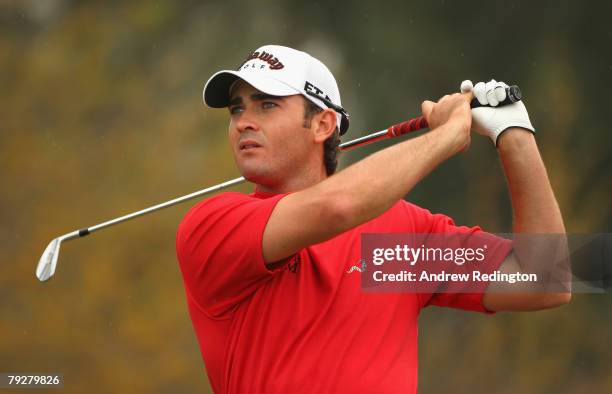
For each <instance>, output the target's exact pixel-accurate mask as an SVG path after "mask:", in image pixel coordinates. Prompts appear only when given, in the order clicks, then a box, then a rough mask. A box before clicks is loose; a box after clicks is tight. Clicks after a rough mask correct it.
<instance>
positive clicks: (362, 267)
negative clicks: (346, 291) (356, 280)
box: [346, 259, 366, 274]
mask: <svg viewBox="0 0 612 394" xmlns="http://www.w3.org/2000/svg"><path fill="white" fill-rule="evenodd" d="M359 263H360V265H353V266H352V267H351V268H349V269H348V270H347V271H346V273H347V274H350V273H352V272H353V271H357V272H365V270H366V262H365V259H361V260H360V261H359Z"/></svg>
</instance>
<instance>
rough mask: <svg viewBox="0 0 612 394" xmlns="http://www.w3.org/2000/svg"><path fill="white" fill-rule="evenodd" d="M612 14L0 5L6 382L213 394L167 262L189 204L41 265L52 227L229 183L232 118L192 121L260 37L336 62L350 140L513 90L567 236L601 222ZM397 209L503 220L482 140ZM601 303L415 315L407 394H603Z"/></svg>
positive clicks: (605, 363) (503, 202) (2, 357)
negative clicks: (412, 385) (462, 101)
mask: <svg viewBox="0 0 612 394" xmlns="http://www.w3.org/2000/svg"><path fill="white" fill-rule="evenodd" d="M610 11H612V10H611V6H610V4H609V3H608V2H603V1H599V2H589V3H588V4H583V3H580V2H563V1H562V2H558V1H556V2H552V1H543V2H536V3H534V2H528V1H510V2H503V3H499V2H485V1H462V2H451V1H444V0H442V1H440V0H438V1H431V2H405V1H389V2H383V3H377V4H372V3H371V2H366V1H359V2H319V1H314V2H312V1H310V2H300V1H297V0H292V1H279V0H260V1H257V2H239V1H183V2H173V1H169V0H165V1H137V2H94V1H68V0H40V1H39V0H23V1H19V0H13V1H11V0H0V33H1V34H0V92H1V95H0V177H1V179H2V187H1V189H0V190H1V191H0V207H1V208H0V213H1V217H2V226H0V247H1V249H0V251H1V254H0V256H1V264H2V265H1V269H2V270H1V272H2V275H0V307H1V309H0V311H1V312H2V318H1V320H0V333H1V335H0V371H4V372H58V373H62V374H64V377H65V380H66V383H65V387H66V388H65V392H71V393H81V392H91V393H98V392H99V393H107V392H121V393H131V392H134V393H143V392H150V393H193V392H206V391H207V390H209V388H208V382H207V379H206V377H205V370H204V367H203V363H202V360H201V357H200V354H199V350H198V347H197V343H196V340H195V335H194V333H193V330H192V327H191V322H190V320H189V317H188V314H187V308H186V304H185V299H184V292H183V288H182V282H181V278H180V272H179V270H178V266H177V263H176V258H175V255H174V234H175V230H176V226H177V225H178V223H179V221H180V220H181V218H182V216H183V215H184V214H185V213H186V211H187V209H188V205H189V204H187V205H184V206H182V207H178V208H173V209H170V210H168V211H166V212H162V213H157V214H155V215H153V216H151V217H147V218H142V219H139V220H137V221H134V222H132V223H127V224H123V225H121V227H120V228H119V227H117V228H115V229H113V230H108V231H105V232H102V233H99V234H96V235H95V237H91V238H86V239H83V240H79V241H78V243H77V242H74V243H73V242H70V243H67V244H65V245H64V246H63V248H62V254H61V257H60V262H59V266H58V271H57V276H56V277H55V278H54V279H53V280H52V281H51V282H49V283H46V284H40V283H38V282H37V281H36V280H35V278H34V274H33V272H34V268H35V264H36V262H37V261H38V258H39V256H40V254H41V253H42V251H43V249H44V246H45V245H46V243H47V242H49V241H50V240H51V239H52V238H53V237H55V236H58V235H60V234H63V233H66V232H68V231H71V230H73V229H75V228H79V227H82V226H84V225H91V224H95V223H98V222H101V221H103V220H106V219H108V218H111V217H116V216H118V215H120V214H123V213H127V212H131V211H135V210H138V209H141V208H143V207H145V206H148V205H153V204H155V203H157V202H160V201H165V200H167V199H170V198H173V197H175V196H178V195H182V194H186V193H188V192H191V191H193V190H196V189H198V188H202V187H204V186H207V185H211V184H215V183H218V182H220V181H222V180H226V179H229V178H233V177H235V176H238V173H237V171H236V169H235V168H234V165H233V161H232V159H231V154H230V151H229V149H228V148H227V143H226V140H225V138H226V137H225V136H226V134H225V130H226V124H227V115H226V112H224V111H221V110H219V111H215V110H207V109H204V108H203V105H202V103H201V88H202V86H203V83H204V82H205V81H206V79H207V78H208V77H209V76H210V75H211V74H212V73H213V72H215V71H217V70H218V69H220V68H234V67H235V66H236V65H238V64H239V63H240V61H241V60H242V59H243V58H244V57H245V56H246V55H247V54H248V53H249V51H250V50H252V49H254V48H256V47H257V46H259V45H262V44H265V43H279V44H285V45H290V46H294V47H298V48H301V49H304V50H306V51H309V52H311V53H312V54H314V55H315V56H317V57H320V58H321V59H323V60H324V61H325V62H326V63H327V64H328V65H329V67H330V68H331V69H332V71H333V72H334V73H335V75H336V77H337V79H338V81H339V84H340V87H341V91H342V94H343V104H344V105H345V107H346V108H348V109H349V110H350V112H351V114H352V115H353V117H352V122H351V124H352V128H351V130H350V132H349V134H348V136H347V138H354V137H357V136H359V135H362V134H366V133H367V131H371V130H379V129H381V128H383V127H385V126H387V125H389V124H392V123H394V122H398V121H400V120H402V119H405V118H407V117H409V116H415V115H418V113H419V104H420V102H421V101H422V100H424V99H436V98H437V97H440V96H442V95H444V94H446V93H449V92H453V91H456V90H457V89H458V87H459V83H460V81H461V80H463V79H466V78H470V79H472V80H484V79H488V78H491V77H495V78H497V79H498V80H504V81H506V82H509V83H517V84H519V85H520V86H521V87H522V89H523V92H524V96H525V103H526V105H527V108H528V109H529V112H530V115H531V118H532V121H533V123H534V124H535V126H536V128H537V130H538V136H537V138H538V140H539V144H540V148H541V151H542V154H543V157H544V159H545V161H546V163H547V165H548V169H549V173H550V176H551V179H552V182H553V187H554V188H555V190H556V192H557V196H558V199H559V202H560V204H561V207H562V210H563V212H564V216H565V219H566V225H567V228H568V231H569V232H574V233H581V232H582V233H588V232H606V231H610V230H611V228H612V204H610V185H611V177H612V176H611V174H612V156H611V151H612V144H611V142H612V137H611V134H610V132H609V126H608V124H607V123H608V118H607V115H608V112H609V110H608V106H609V99H608V98H607V90H608V88H609V87H610V86H611V83H610V82H611V79H612V78H611V77H610V75H611V73H612V54H611V52H610V51H609V49H606V48H609V42H610V38H611V37H610V35H611V34H610V31H609V29H608V27H607V26H608V18H609V15H610ZM388 144H390V142H386V143H380V144H377V145H373V146H369V147H367V148H365V149H362V150H360V151H358V152H352V153H350V154H347V155H346V156H345V157H344V158H343V159H342V165H344V166H346V165H349V164H350V163H351V162H354V161H356V160H359V159H360V158H362V157H364V156H365V155H367V154H368V153H370V152H372V151H374V150H377V149H380V148H381V147H384V146H386V145H388ZM398 181H401V180H398ZM250 189H251V187H250V186H243V187H241V188H238V190H242V191H248V190H250ZM407 198H408V199H410V200H411V201H414V202H416V203H418V204H420V205H423V206H425V207H427V208H429V209H431V210H432V211H435V212H444V213H447V214H449V215H451V216H452V217H454V218H455V219H456V222H457V223H461V224H467V225H474V224H480V225H482V227H483V228H485V229H487V230H489V231H498V232H501V231H509V230H510V228H511V227H510V226H511V217H512V215H511V210H510V205H509V201H508V197H507V191H506V188H505V181H504V179H503V176H502V172H501V169H500V166H499V164H498V159H497V156H496V153H495V150H494V149H492V147H491V145H490V142H489V141H487V140H485V139H483V138H480V137H478V136H475V137H474V138H473V141H472V146H471V148H470V150H469V151H468V152H466V153H464V154H462V155H459V156H457V157H455V158H452V159H451V160H449V162H447V163H444V164H443V165H442V166H441V167H440V168H438V169H437V170H436V171H435V172H434V173H433V174H431V176H430V177H428V178H427V179H426V180H425V181H423V182H422V183H421V184H420V185H418V187H417V188H416V189H415V190H414V191H413V192H411V193H410V195H409V196H407ZM611 305H612V303H611V301H610V298H609V297H605V296H595V295H577V296H575V297H574V301H573V302H572V304H571V305H570V306H567V307H564V308H561V309H559V310H553V311H546V312H540V313H535V314H509V313H508V314H499V315H498V316H496V317H493V318H492V317H487V316H476V315H473V314H466V313H463V312H457V311H441V310H435V311H434V310H433V309H432V310H427V311H426V312H424V315H423V317H422V321H421V337H420V346H421V349H420V355H421V357H420V361H421V363H420V389H421V391H422V392H454V393H468V392H481V391H486V392H495V393H511V392H523V393H545V392H546V393H548V392H558V393H574V392H592V393H598V392H601V393H603V392H610V391H612V378H611V377H610V374H609V365H610V362H611V361H612V352H610V343H611V342H610V339H611V338H610V328H611V327H612V325H611V319H612V318H611V317H610V314H609V313H608V312H609V310H610V306H611ZM466 366H468V367H466Z"/></svg>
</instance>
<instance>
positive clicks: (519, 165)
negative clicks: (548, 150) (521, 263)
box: [498, 128, 565, 233]
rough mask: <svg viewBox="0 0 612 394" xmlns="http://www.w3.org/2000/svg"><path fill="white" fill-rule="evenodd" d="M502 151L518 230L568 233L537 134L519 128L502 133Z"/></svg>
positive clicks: (520, 231) (514, 226) (514, 225)
mask: <svg viewBox="0 0 612 394" xmlns="http://www.w3.org/2000/svg"><path fill="white" fill-rule="evenodd" d="M498 148H499V154H500V158H501V161H502V164H503V167H504V172H505V174H506V178H507V180H508V187H509V189H510V195H511V199H512V209H513V231H514V232H515V233H565V226H564V224H563V218H562V216H561V211H560V210H559V205H558V204H557V200H556V199H555V195H554V193H553V190H552V187H551V185H550V181H549V179H548V175H547V173H546V168H545V166H544V163H543V161H542V158H541V156H540V152H539V151H538V147H537V145H536V142H535V137H534V136H533V134H531V133H530V132H529V131H527V130H524V129H519V128H513V129H508V130H506V131H505V132H504V134H502V135H501V136H500V139H499V142H498Z"/></svg>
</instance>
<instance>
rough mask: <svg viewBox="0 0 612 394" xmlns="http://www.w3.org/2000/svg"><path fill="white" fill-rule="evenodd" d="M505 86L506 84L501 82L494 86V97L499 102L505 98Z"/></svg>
mask: <svg viewBox="0 0 612 394" xmlns="http://www.w3.org/2000/svg"><path fill="white" fill-rule="evenodd" d="M506 86H508V85H506V84H505V83H503V82H498V83H497V86H496V87H495V90H494V91H495V98H496V99H497V101H499V102H500V103H501V102H502V101H504V100H505V99H506Z"/></svg>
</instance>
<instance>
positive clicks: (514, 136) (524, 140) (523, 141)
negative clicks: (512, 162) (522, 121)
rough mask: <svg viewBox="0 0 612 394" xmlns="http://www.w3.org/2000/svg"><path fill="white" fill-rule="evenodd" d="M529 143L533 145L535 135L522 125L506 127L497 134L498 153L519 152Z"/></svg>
mask: <svg viewBox="0 0 612 394" xmlns="http://www.w3.org/2000/svg"><path fill="white" fill-rule="evenodd" d="M531 145H535V136H534V134H533V133H532V132H531V131H530V130H527V129H524V128H522V127H508V128H507V129H506V130H504V131H502V132H501V133H500V134H499V136H497V149H498V150H499V151H500V153H511V152H515V151H516V152H521V151H523V150H524V149H526V148H527V147H528V146H531Z"/></svg>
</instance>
